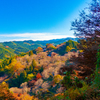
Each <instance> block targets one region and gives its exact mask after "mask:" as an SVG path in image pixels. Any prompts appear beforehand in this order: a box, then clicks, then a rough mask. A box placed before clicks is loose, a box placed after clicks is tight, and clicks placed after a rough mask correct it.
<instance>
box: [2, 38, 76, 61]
mask: <svg viewBox="0 0 100 100" xmlns="http://www.w3.org/2000/svg"><path fill="white" fill-rule="evenodd" d="M69 39H71V40H75V41H77V40H78V39H77V38H65V39H54V40H48V41H32V40H29V41H12V42H3V43H0V51H1V52H0V55H1V56H0V60H3V59H5V58H9V57H11V56H14V55H18V54H21V53H26V52H28V51H30V50H33V49H36V48H38V47H44V46H46V44H47V43H52V44H53V45H58V44H60V43H63V42H66V41H68V40H69Z"/></svg>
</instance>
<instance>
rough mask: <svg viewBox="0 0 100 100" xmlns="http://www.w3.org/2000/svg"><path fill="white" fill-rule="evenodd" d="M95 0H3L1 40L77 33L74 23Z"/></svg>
mask: <svg viewBox="0 0 100 100" xmlns="http://www.w3.org/2000/svg"><path fill="white" fill-rule="evenodd" d="M90 1H91V0H0V42H3V41H13V40H30V39H31V40H48V39H53V38H54V39H55V38H64V37H65V38H66V37H69V36H72V37H74V36H73V33H74V32H73V31H70V27H71V22H72V21H73V20H74V19H75V18H77V17H78V16H79V11H81V10H83V9H84V8H85V7H87V6H88V3H90Z"/></svg>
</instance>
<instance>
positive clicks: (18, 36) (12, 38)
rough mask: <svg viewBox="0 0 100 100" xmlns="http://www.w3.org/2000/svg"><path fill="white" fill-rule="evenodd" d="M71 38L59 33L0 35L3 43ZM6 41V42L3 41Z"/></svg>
mask: <svg viewBox="0 0 100 100" xmlns="http://www.w3.org/2000/svg"><path fill="white" fill-rule="evenodd" d="M66 37H73V38H75V36H69V35H61V33H20V34H1V35H0V38H1V39H3V41H24V40H33V41H36V40H50V39H60V38H66ZM5 39H6V40H5Z"/></svg>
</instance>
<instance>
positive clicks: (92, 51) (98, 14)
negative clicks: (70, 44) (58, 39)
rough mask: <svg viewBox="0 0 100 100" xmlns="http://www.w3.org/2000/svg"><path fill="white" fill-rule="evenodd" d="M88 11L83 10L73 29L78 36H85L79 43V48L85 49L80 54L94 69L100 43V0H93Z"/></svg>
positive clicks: (73, 23)
mask: <svg viewBox="0 0 100 100" xmlns="http://www.w3.org/2000/svg"><path fill="white" fill-rule="evenodd" d="M86 12H88V13H86ZM86 12H85V11H81V13H80V15H79V16H80V18H79V19H75V21H73V22H72V25H71V26H72V27H71V30H74V32H75V33H74V35H75V36H76V37H78V38H83V39H81V40H80V44H79V45H78V47H79V49H81V50H83V54H81V55H80V57H81V58H82V59H83V60H84V62H83V64H85V65H87V66H88V67H91V68H93V69H94V68H95V62H96V60H97V59H96V53H97V49H98V48H99V46H98V45H99V44H100V1H99V0H92V2H91V4H90V5H89V7H88V8H87V9H86ZM82 59H80V61H81V60H82Z"/></svg>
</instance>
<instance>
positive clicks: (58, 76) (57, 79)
mask: <svg viewBox="0 0 100 100" xmlns="http://www.w3.org/2000/svg"><path fill="white" fill-rule="evenodd" d="M61 80H63V76H61V75H56V76H54V82H55V83H59V82H60V81H61Z"/></svg>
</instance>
